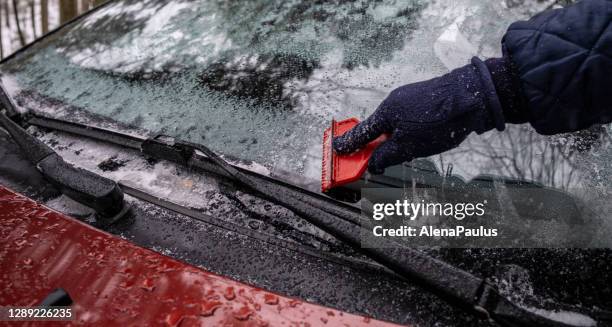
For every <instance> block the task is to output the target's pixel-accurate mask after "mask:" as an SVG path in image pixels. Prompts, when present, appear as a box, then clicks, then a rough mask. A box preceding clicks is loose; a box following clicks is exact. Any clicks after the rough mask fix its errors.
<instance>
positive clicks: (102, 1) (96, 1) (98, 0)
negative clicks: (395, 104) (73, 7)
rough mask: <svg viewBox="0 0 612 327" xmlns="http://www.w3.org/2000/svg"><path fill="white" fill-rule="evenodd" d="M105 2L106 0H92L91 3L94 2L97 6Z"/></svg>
mask: <svg viewBox="0 0 612 327" xmlns="http://www.w3.org/2000/svg"><path fill="white" fill-rule="evenodd" d="M105 2H106V0H94V2H93V4H94V7H97V6H99V5H101V4H103V3H105Z"/></svg>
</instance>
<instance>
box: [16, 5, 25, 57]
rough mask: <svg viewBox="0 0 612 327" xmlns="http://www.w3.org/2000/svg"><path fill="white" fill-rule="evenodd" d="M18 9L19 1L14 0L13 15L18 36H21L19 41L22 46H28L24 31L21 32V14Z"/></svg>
mask: <svg viewBox="0 0 612 327" xmlns="http://www.w3.org/2000/svg"><path fill="white" fill-rule="evenodd" d="M18 11H19V10H18V7H17V0H13V14H14V15H15V25H17V34H18V35H19V41H20V42H21V46H24V45H25V44H26V40H25V38H24V37H23V31H22V30H21V24H20V23H19V13H18Z"/></svg>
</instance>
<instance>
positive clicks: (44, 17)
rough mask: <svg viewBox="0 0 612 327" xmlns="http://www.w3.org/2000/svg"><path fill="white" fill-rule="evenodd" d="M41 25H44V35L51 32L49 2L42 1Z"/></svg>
mask: <svg viewBox="0 0 612 327" xmlns="http://www.w3.org/2000/svg"><path fill="white" fill-rule="evenodd" d="M40 24H41V25H42V33H43V34H47V33H48V32H49V1H48V0H40Z"/></svg>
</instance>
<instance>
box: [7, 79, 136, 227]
mask: <svg viewBox="0 0 612 327" xmlns="http://www.w3.org/2000/svg"><path fill="white" fill-rule="evenodd" d="M0 97H1V100H2V103H3V104H4V105H5V106H6V107H8V110H12V111H13V112H17V110H16V109H17V108H16V106H15V103H14V102H13V99H11V98H10V96H9V95H8V93H7V92H6V90H5V89H4V86H3V85H2V84H1V83H0ZM0 126H1V127H3V128H4V129H5V130H6V131H7V132H8V133H9V134H10V135H11V137H12V138H13V140H14V141H15V143H17V145H18V146H19V147H20V148H21V150H22V151H23V152H24V154H25V155H26V157H27V158H28V159H29V161H30V162H32V164H33V165H34V166H35V167H36V169H37V170H38V171H39V172H40V173H41V174H42V175H43V176H44V177H45V179H47V180H48V181H49V182H50V183H51V184H53V185H54V186H55V187H57V188H58V189H59V190H60V191H61V192H62V193H63V194H64V195H66V196H68V197H69V198H71V199H73V200H75V201H77V202H79V203H82V204H84V205H86V206H88V207H90V208H92V209H94V210H95V211H96V213H97V216H98V218H99V219H100V220H101V221H102V222H105V223H111V222H114V221H116V220H117V219H119V218H121V217H122V216H123V215H124V214H125V213H126V212H127V211H128V206H127V205H125V203H124V201H123V192H122V191H121V188H119V186H118V185H117V183H115V182H114V181H112V180H110V179H108V178H105V177H102V176H100V175H97V174H94V173H92V172H90V171H88V170H85V169H81V168H78V167H75V166H73V165H71V164H69V163H67V162H66V161H64V159H62V157H61V156H60V155H58V154H57V153H56V152H55V151H53V149H51V148H50V147H48V146H47V145H46V144H44V143H43V142H41V141H39V140H38V139H36V138H35V137H34V136H32V135H30V134H29V133H28V132H26V131H25V130H24V129H23V128H21V126H19V125H18V124H17V123H15V122H14V121H13V120H11V119H10V118H9V117H7V116H6V115H5V114H4V112H0Z"/></svg>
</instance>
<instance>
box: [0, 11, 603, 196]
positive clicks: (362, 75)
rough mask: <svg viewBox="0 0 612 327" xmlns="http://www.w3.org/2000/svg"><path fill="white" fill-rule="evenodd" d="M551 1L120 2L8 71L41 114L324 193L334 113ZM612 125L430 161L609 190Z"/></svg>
mask: <svg viewBox="0 0 612 327" xmlns="http://www.w3.org/2000/svg"><path fill="white" fill-rule="evenodd" d="M519 3H520V4H519ZM550 5H551V1H524V2H523V1H509V0H508V1H481V0H457V1H425V0H409V1H394V0H378V1H360V0H354V1H329V2H319V1H316V2H315V1H307V0H295V1H267V0H266V1H227V0H223V1H221V0H201V1H159V0H138V1H134V0H126V1H117V2H115V3H111V4H110V5H107V6H105V7H104V8H102V9H101V10H99V11H97V12H95V13H94V14H92V15H90V16H88V17H86V18H84V19H81V20H79V21H77V22H76V23H74V24H72V25H71V26H68V27H66V28H64V29H62V30H61V31H60V32H59V33H56V34H54V35H53V36H51V37H48V38H47V39H46V40H44V41H43V42H40V43H39V44H37V45H36V46H34V47H32V48H30V49H28V50H27V51H25V52H24V53H21V54H20V55H18V56H17V57H16V58H13V59H11V60H9V61H7V62H6V63H4V64H3V65H2V67H1V72H2V74H3V77H2V79H3V82H4V84H5V85H7V86H9V89H10V93H12V94H11V95H12V96H14V97H16V98H20V99H21V100H22V101H21V102H20V103H21V104H22V106H23V107H26V108H25V109H29V110H40V111H43V110H45V109H48V108H49V107H50V104H52V103H55V104H57V103H61V104H62V105H69V106H72V107H76V108H80V109H82V110H85V111H88V112H91V113H95V114H99V115H102V116H106V117H110V118H112V119H114V120H117V121H120V122H123V123H128V124H131V125H134V126H137V127H140V128H143V129H147V130H150V131H155V132H162V133H165V134H169V135H172V136H175V137H179V138H181V139H185V140H188V141H192V142H196V143H202V144H206V145H207V146H209V147H211V148H212V149H213V150H215V151H217V152H219V153H222V154H224V155H227V156H233V157H236V158H240V159H245V160H251V161H253V162H255V163H256V164H258V165H261V166H263V167H265V168H266V169H267V170H268V171H269V172H272V173H274V172H275V171H286V172H290V173H291V174H292V175H295V176H300V177H302V178H303V179H305V180H309V181H312V183H313V184H316V183H318V180H319V178H320V168H321V138H322V131H323V130H324V129H325V128H327V127H328V126H329V124H330V120H331V118H332V117H335V118H337V119H344V118H348V117H352V116H356V117H359V118H362V119H363V118H365V117H367V115H368V114H370V113H372V112H373V111H374V110H375V109H376V107H377V105H378V104H379V103H380V101H381V100H382V99H384V97H385V96H386V94H387V93H388V92H389V91H390V90H392V89H393V88H395V87H398V86H400V85H403V84H407V83H411V82H416V81H421V80H424V79H428V78H432V77H434V76H437V75H439V74H443V73H445V72H448V71H449V70H450V69H452V68H455V67H459V66H462V65H464V64H466V63H467V62H468V60H469V58H470V57H471V56H473V55H478V56H480V57H493V56H499V55H500V51H501V50H500V39H501V36H502V35H503V33H504V32H505V30H506V28H507V26H508V25H509V24H510V23H511V22H513V21H515V20H518V19H525V18H527V17H529V16H530V15H532V14H534V13H535V12H537V11H540V10H542V9H544V8H546V7H547V6H550ZM25 100H27V101H25ZM54 108H57V106H55V107H54ZM47 113H48V114H49V113H51V114H59V111H56V112H47ZM605 132H606V130H605V128H595V129H592V130H591V131H587V132H584V133H582V134H580V135H582V136H578V137H576V136H557V137H548V138H545V137H542V136H539V135H537V134H535V133H534V132H533V130H532V129H531V127H529V126H520V127H519V126H508V129H507V131H506V132H504V133H498V132H490V133H488V134H485V135H484V136H475V135H472V136H471V137H470V138H469V139H468V140H467V141H466V142H465V143H464V144H463V145H462V146H460V147H459V148H458V149H455V150H453V151H450V152H448V153H444V154H441V155H437V156H435V157H432V158H430V159H429V160H430V161H429V162H428V163H427V164H431V165H433V166H432V167H433V168H432V169H433V170H435V171H437V172H436V174H445V173H451V167H452V174H454V175H456V176H458V177H460V178H462V179H464V180H470V179H472V178H474V177H476V176H478V175H482V174H489V175H496V176H505V177H509V178H516V179H523V180H530V181H535V182H538V183H541V184H544V185H548V186H552V187H556V188H564V189H567V188H569V187H571V186H573V185H574V184H575V183H578V182H580V181H581V180H587V181H589V183H592V184H594V185H597V184H598V183H600V184H598V185H606V183H605V182H602V180H601V179H602V178H607V177H606V176H607V175H605V172H606V171H609V170H606V169H605V165H608V164H607V163H605V162H606V161H609V160H605V159H606V158H609V154H606V153H603V152H605V151H607V146H606V145H602V144H607V143H606V142H608V141H607V139H605V138H602V137H601V135H604V134H605ZM602 139H603V141H602ZM602 142H603V143H602ZM602 171H603V172H604V173H602ZM585 176H586V178H585ZM601 183H603V184H601Z"/></svg>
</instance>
